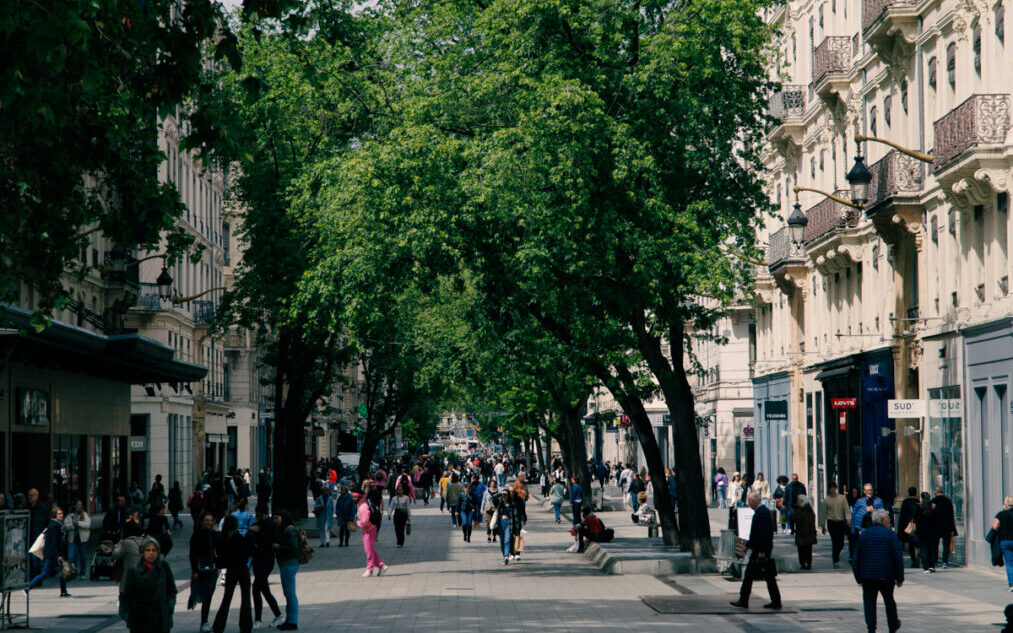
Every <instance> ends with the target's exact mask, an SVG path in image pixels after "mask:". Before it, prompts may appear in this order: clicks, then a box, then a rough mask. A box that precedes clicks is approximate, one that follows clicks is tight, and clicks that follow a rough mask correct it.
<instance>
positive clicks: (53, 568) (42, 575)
mask: <svg viewBox="0 0 1013 633" xmlns="http://www.w3.org/2000/svg"><path fill="white" fill-rule="evenodd" d="M1003 542H1004V543H1013V541H1003ZM51 572H52V573H51ZM53 574H58V575H59V576H60V593H67V581H66V580H64V578H63V574H61V573H60V565H59V563H57V562H56V559H55V558H47V559H46V560H44V561H43V562H42V571H41V572H39V575H38V576H36V577H35V578H32V581H31V582H30V583H28V588H29V589H31V588H32V587H35V586H37V585H40V584H42V581H43V580H45V579H46V578H49V577H50V576H51V575H53Z"/></svg>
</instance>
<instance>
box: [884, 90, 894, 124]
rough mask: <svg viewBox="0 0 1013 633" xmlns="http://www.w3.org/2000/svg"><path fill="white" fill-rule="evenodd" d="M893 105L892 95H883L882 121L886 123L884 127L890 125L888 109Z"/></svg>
mask: <svg viewBox="0 0 1013 633" xmlns="http://www.w3.org/2000/svg"><path fill="white" fill-rule="evenodd" d="M892 107H893V97H892V96H890V95H886V96H885V97H883V122H884V123H886V127H890V110H891V108H892Z"/></svg>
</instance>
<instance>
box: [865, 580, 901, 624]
mask: <svg viewBox="0 0 1013 633" xmlns="http://www.w3.org/2000/svg"><path fill="white" fill-rule="evenodd" d="M893 586H894V582H893V581H892V580H880V579H874V578H866V579H865V580H863V581H862V602H863V603H864V605H865V626H866V627H868V629H869V630H870V631H875V630H876V599H877V597H878V596H879V594H883V606H884V607H886V625H887V627H889V629H890V631H896V630H897V627H898V625H899V624H900V620H898V619H897V603H896V602H895V601H894V599H893Z"/></svg>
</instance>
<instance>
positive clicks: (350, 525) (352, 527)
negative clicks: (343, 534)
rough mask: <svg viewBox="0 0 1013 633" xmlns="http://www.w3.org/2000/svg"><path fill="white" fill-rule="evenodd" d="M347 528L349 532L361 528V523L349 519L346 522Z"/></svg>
mask: <svg viewBox="0 0 1013 633" xmlns="http://www.w3.org/2000/svg"><path fill="white" fill-rule="evenodd" d="M345 529H346V530H348V531H349V532H354V531H356V530H358V529H359V525H358V524H357V523H356V522H355V521H349V522H348V523H346V524H345Z"/></svg>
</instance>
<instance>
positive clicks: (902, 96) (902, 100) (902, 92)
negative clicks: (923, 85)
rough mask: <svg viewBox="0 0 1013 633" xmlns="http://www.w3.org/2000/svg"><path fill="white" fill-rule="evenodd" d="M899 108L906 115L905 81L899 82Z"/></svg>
mask: <svg viewBox="0 0 1013 633" xmlns="http://www.w3.org/2000/svg"><path fill="white" fill-rule="evenodd" d="M900 107H901V109H902V110H904V114H907V79H905V80H904V81H902V82H900Z"/></svg>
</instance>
